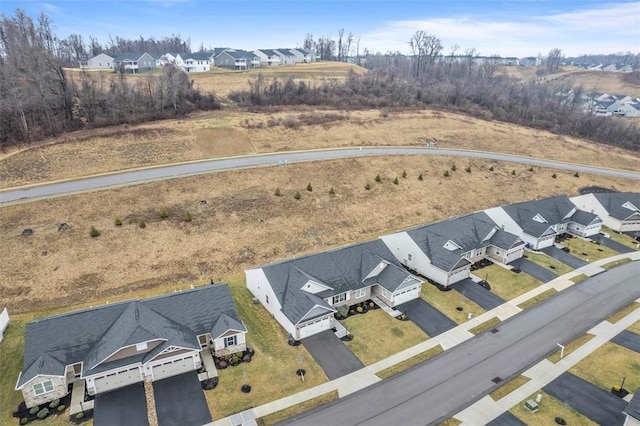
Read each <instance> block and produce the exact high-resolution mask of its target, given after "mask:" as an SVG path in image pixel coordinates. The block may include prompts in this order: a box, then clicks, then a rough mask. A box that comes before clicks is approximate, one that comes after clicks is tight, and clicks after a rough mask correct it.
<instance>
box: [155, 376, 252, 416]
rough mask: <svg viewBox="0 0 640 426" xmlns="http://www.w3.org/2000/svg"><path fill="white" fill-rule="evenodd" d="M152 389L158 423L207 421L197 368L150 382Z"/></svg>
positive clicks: (207, 408) (205, 404) (206, 408)
mask: <svg viewBox="0 0 640 426" xmlns="http://www.w3.org/2000/svg"><path fill="white" fill-rule="evenodd" d="M237 391H238V392H240V389H237ZM211 392H216V391H215V390H213V391H211ZM153 393H154V395H155V398H156V413H157V414H158V424H159V425H160V426H201V425H203V424H206V423H210V422H211V413H209V407H208V406H207V401H206V400H205V398H204V391H203V390H202V387H201V386H200V381H199V380H198V373H197V372H195V371H190V372H188V373H184V374H180V375H178V376H173V377H169V378H166V379H162V380H158V381H156V382H153Z"/></svg>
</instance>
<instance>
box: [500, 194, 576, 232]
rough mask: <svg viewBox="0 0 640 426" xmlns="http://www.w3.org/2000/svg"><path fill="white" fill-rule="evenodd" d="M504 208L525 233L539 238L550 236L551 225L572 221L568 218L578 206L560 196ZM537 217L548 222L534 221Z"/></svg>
mask: <svg viewBox="0 0 640 426" xmlns="http://www.w3.org/2000/svg"><path fill="white" fill-rule="evenodd" d="M502 208H503V210H504V211H505V212H507V214H508V215H509V216H511V218H512V219H513V220H514V221H515V222H516V223H517V224H518V225H519V226H520V227H521V228H522V230H523V231H524V232H526V233H527V234H529V235H532V236H534V237H536V238H539V237H542V236H543V235H547V234H550V232H549V227H550V226H551V225H555V224H558V223H567V222H569V221H571V219H570V218H567V216H568V215H569V214H570V213H571V211H572V210H573V209H575V208H576V206H575V205H574V204H573V203H572V202H571V201H570V200H569V198H567V197H566V196H564V195H558V196H556V197H551V198H544V199H541V200H533V201H525V202H522V203H515V204H509V205H507V206H503V207H502ZM536 215H540V216H542V217H543V218H544V219H545V220H546V221H547V222H546V223H541V222H538V221H535V220H533V218H534V217H536Z"/></svg>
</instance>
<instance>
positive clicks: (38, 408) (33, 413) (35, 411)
mask: <svg viewBox="0 0 640 426" xmlns="http://www.w3.org/2000/svg"><path fill="white" fill-rule="evenodd" d="M38 411H40V407H38V406H37V405H36V406H35V407H31V408H30V409H29V414H31V415H32V416H35V415H36V414H38Z"/></svg>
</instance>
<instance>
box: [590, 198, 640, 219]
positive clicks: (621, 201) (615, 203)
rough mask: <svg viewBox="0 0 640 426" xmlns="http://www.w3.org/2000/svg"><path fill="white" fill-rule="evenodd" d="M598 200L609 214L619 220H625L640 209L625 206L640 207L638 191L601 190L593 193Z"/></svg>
mask: <svg viewBox="0 0 640 426" xmlns="http://www.w3.org/2000/svg"><path fill="white" fill-rule="evenodd" d="M593 196H594V197H595V198H596V200H598V202H599V203H600V204H601V205H602V207H604V208H605V209H606V210H607V212H608V213H609V216H611V217H613V218H616V219H618V220H625V219H627V218H628V217H629V216H631V215H633V214H634V213H640V211H638V210H636V211H634V210H631V209H629V208H627V207H623V206H624V205H625V204H626V205H627V206H629V207H631V206H635V207H636V208H637V209H640V193H637V192H600V193H597V194H593Z"/></svg>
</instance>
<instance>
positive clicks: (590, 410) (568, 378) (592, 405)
mask: <svg viewBox="0 0 640 426" xmlns="http://www.w3.org/2000/svg"><path fill="white" fill-rule="evenodd" d="M542 390H544V391H545V392H546V393H548V394H549V395H551V396H553V397H555V398H557V399H559V400H560V401H562V402H563V403H565V404H567V405H568V406H570V407H571V408H573V409H574V410H576V411H578V412H580V413H582V414H584V415H585V416H587V417H589V418H590V419H591V420H593V421H594V422H596V423H598V424H601V425H608V426H616V425H622V424H624V417H625V416H624V414H622V410H623V409H624V408H625V407H626V406H627V402H626V401H624V400H622V399H620V398H618V397H617V396H615V395H613V394H612V393H609V392H607V391H606V390H604V389H601V388H599V387H597V386H596V385H594V384H592V383H589V382H588V381H586V380H584V379H581V378H580V377H578V376H574V375H573V374H571V373H563V374H562V375H560V376H559V377H558V378H557V379H555V380H554V381H553V382H551V383H549V384H548V385H547V386H545V387H543V388H542ZM541 404H544V399H543V400H542V402H541Z"/></svg>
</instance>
